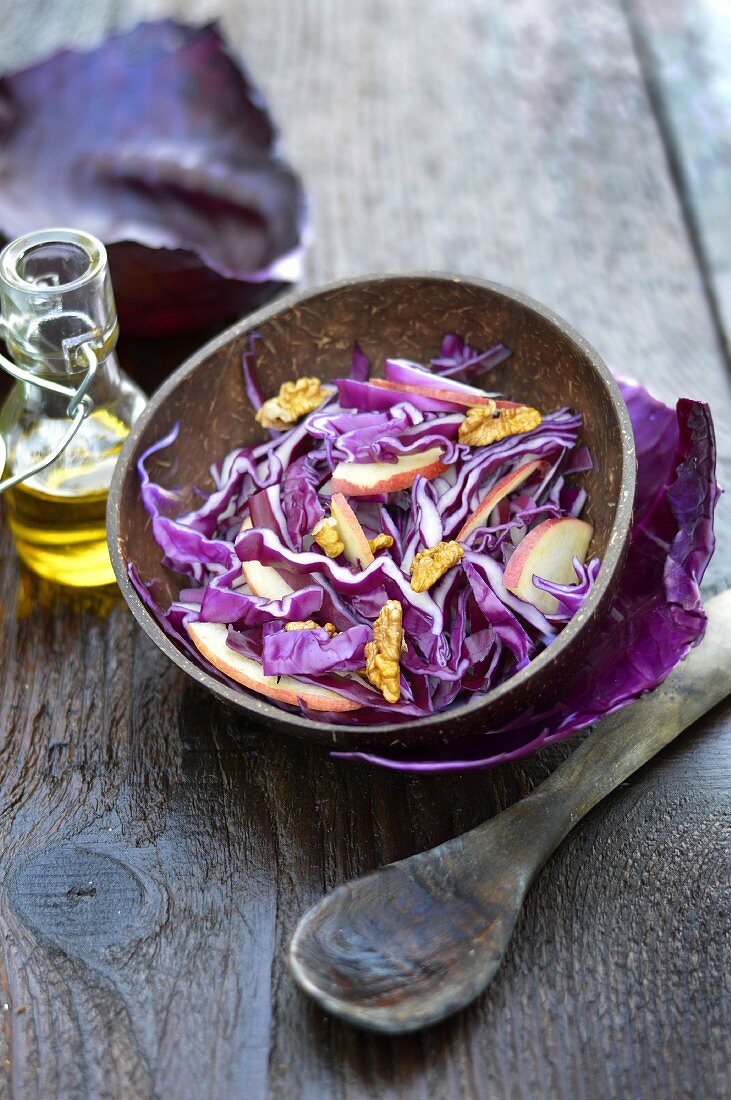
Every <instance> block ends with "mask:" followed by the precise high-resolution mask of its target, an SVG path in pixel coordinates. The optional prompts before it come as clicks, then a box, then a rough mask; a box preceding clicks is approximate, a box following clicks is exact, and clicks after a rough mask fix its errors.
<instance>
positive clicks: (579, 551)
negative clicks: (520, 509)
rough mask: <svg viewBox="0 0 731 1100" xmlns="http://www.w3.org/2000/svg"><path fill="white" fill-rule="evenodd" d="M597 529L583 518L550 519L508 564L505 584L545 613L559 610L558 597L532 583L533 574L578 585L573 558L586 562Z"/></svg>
mask: <svg viewBox="0 0 731 1100" xmlns="http://www.w3.org/2000/svg"><path fill="white" fill-rule="evenodd" d="M593 533H594V528H593V527H592V526H591V524H590V523H586V522H585V521H584V520H583V519H573V518H571V517H565V518H563V519H547V520H544V522H543V523H539V524H538V526H537V527H534V528H533V530H532V531H529V532H528V534H527V535H526V536H525V538H524V539H522V541H521V542H520V543H519V544H518V546H517V547H516V548H515V550H514V551H513V554H512V555H511V557H510V561H509V562H508V564H507V565H506V567H505V573H504V575H503V584H504V585H505V587H506V588H507V589H509V591H510V592H514V593H515V595H516V596H519V597H520V598H521V600H525V601H526V603H531V604H533V606H534V607H537V608H538V610H539V611H542V612H543V613H544V615H552V614H553V613H554V612H555V611H557V610H558V600H557V599H556V597H555V596H551V595H549V593H548V592H543V591H541V589H540V588H536V586H535V585H534V584H533V578H534V577H541V578H542V579H543V580H546V581H554V582H555V583H557V584H576V583H578V580H579V578H578V577H577V576H576V570H575V569H574V565H573V561H572V559H573V558H575V557H576V558H578V559H579V561H580V562H583V561H584V560H585V558H586V552H587V550H588V549H589V543H590V541H591V536H592V535H593Z"/></svg>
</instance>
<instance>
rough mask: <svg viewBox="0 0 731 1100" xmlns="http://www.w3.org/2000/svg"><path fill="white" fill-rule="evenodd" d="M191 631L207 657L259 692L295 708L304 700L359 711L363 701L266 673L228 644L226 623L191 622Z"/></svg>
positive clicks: (319, 707) (326, 707)
mask: <svg viewBox="0 0 731 1100" xmlns="http://www.w3.org/2000/svg"><path fill="white" fill-rule="evenodd" d="M188 634H189V635H190V639H191V641H192V642H193V645H194V646H195V647H196V649H197V650H199V651H200V653H202V654H203V656H204V657H205V658H206V660H208V661H210V662H211V664H212V665H215V667H216V668H217V669H218V670H219V671H220V672H223V673H225V674H226V676H230V677H231V679H232V680H236V682H237V683H238V684H243V685H244V687H247V688H250V689H251V691H256V692H258V693H259V695H268V696H269V698H270V699H275V700H276V701H277V702H278V703H289V704H290V705H291V706H295V707H296V706H297V704H298V702H299V701H300V699H301V700H302V701H303V702H304V703H307V706H308V707H310V708H311V709H312V710H328V711H343V710H360V703H354V702H353V701H352V700H351V699H345V698H344V697H343V696H342V695H338V693H337V692H335V691H330V689H329V688H324V687H319V686H318V685H317V684H305V683H302V682H301V681H300V680H296V679H295V678H294V676H265V675H264V670H263V669H262V667H261V664H260V663H259V662H258V661H255V660H254V659H253V658H252V657H245V656H244V655H243V653H237V652H236V650H235V649H231V648H230V646H228V645H226V638H227V637H228V628H227V627H226V626H225V625H224V624H223V623H189V624H188Z"/></svg>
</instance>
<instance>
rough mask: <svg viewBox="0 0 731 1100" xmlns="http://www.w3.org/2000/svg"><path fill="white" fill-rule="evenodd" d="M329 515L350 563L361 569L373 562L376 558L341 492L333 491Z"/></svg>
mask: <svg viewBox="0 0 731 1100" xmlns="http://www.w3.org/2000/svg"><path fill="white" fill-rule="evenodd" d="M330 515H331V516H332V517H333V519H334V520H335V522H336V523H337V525H338V534H339V535H340V538H341V539H342V541H343V545H344V546H345V550H344V551H343V553H344V554H345V557H346V558H347V559H348V561H349V562H350V563H351V565H359V566H360V568H361V569H365V567H366V566H367V565H370V564H371V562H374V561H375V560H376V559H375V557H374V556H373V551H372V550H371V548H370V546H369V545H368V539H367V538H366V536H365V531H364V530H363V528H362V527H361V525H360V523H359V521H358V517H357V516H356V514H355V512H354V511H353V509H352V508H351V507H350V505H349V504H348V502H347V500H346V499H345V497H344V496H343V494H342V493H333V497H332V500H331V501H330Z"/></svg>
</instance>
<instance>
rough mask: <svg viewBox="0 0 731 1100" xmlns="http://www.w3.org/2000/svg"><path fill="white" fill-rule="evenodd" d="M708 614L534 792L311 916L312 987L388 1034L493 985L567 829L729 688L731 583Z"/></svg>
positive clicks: (307, 973)
mask: <svg viewBox="0 0 731 1100" xmlns="http://www.w3.org/2000/svg"><path fill="white" fill-rule="evenodd" d="M707 612H708V619H709V623H708V630H707V632H706V637H705V638H704V640H703V642H702V643H701V644H700V645H699V646H698V647H697V648H696V649H694V650H692V652H691V653H690V655H689V656H688V657H687V658H686V660H685V661H684V662H683V663H682V664H681V665H680V666H679V667H678V668H677V669H675V670H674V671H673V672H672V673H671V674H670V676H669V677H668V679H667V680H666V681H665V683H664V684H662V685H661V686H660V687H659V688H657V690H656V691H654V692H652V694H650V695H647V696H645V697H644V698H643V699H641V700H639V701H638V702H636V703H634V704H633V705H632V706H631V707H629V708H628V709H627V710H623V711H621V712H620V713H619V714H616V715H613V716H610V717H608V718H604V719H602V721H600V722H598V723H597V724H596V725H595V726H594V729H593V732H592V733H591V735H590V736H589V737H588V738H587V739H586V740H585V741H584V742H583V743H582V744H581V745H580V746H579V747H578V748H577V749H576V751H575V752H573V753H572V754H571V756H570V757H569V758H568V759H567V760H566V761H564V763H563V764H562V765H561V766H560V767H559V768H558V769H557V770H556V771H555V772H553V774H552V775H550V776H549V778H548V779H546V780H545V781H544V782H543V783H541V785H540V786H539V787H537V788H536V789H535V790H534V791H532V792H531V794H529V795H528V796H527V797H526V798H523V799H522V800H521V801H520V802H517V803H515V804H514V805H513V806H511V807H510V808H509V809H507V810H505V811H504V812H503V813H501V814H498V815H497V816H496V817H494V818H492V819H491V820H490V821H488V822H486V823H485V824H484V825H480V826H479V827H478V828H476V829H472V830H471V832H468V833H465V834H464V835H463V836H460V837H457V838H455V839H454V840H450V841H448V842H447V843H446V844H440V845H439V847H438V848H432V849H431V850H430V851H427V852H422V853H420V854H419V855H415V856H411V857H410V858H409V859H404V860H401V861H400V862H399V863H391V864H389V865H388V866H387V867H382V868H381V869H380V870H378V871H375V872H374V873H373V874H370V875H367V876H366V877H365V878H361V879H356V880H355V881H354V882H347V883H345V884H344V885H342V886H339V887H338V888H337V889H336V890H333V892H332V893H330V894H328V895H327V896H326V897H324V898H323V899H322V900H321V901H320V902H318V904H317V905H315V906H313V908H312V909H310V910H309V911H308V912H307V913H305V915H304V916H303V917H302V919H301V920H300V922H299V924H298V925H297V928H296V929H295V932H294V935H293V937H292V941H291V943H290V948H289V965H290V968H291V971H292V974H293V975H294V978H295V980H296V981H297V983H298V984H299V985H300V986H301V987H302V989H304V991H305V992H306V993H309V994H310V996H311V997H314V999H315V1000H316V1001H317V1002H318V1004H320V1005H321V1006H322V1007H323V1008H324V1009H326V1010H327V1011H328V1012H332V1013H334V1014H335V1015H336V1016H340V1017H341V1018H342V1019H344V1020H347V1021H348V1022H349V1023H352V1024H357V1025H359V1026H360V1027H366V1028H370V1029H372V1030H375V1031H382V1032H386V1033H389V1034H399V1033H401V1032H408V1031H415V1030H417V1029H418V1028H422V1027H427V1026H428V1025H429V1024H434V1023H436V1022H437V1021H438V1020H443V1019H444V1018H445V1017H446V1016H449V1015H451V1014H452V1013H453V1012H457V1011H458V1010H459V1009H461V1008H464V1006H465V1005H467V1004H469V1003H470V1001H472V1000H473V999H474V998H475V997H476V996H477V995H478V994H479V993H481V992H482V990H483V989H484V988H485V986H486V985H487V984H488V982H489V981H490V979H491V978H492V976H493V975H494V973H495V971H496V970H497V968H498V966H499V965H500V960H501V959H502V957H503V954H504V952H505V948H506V947H507V944H508V940H509V939H510V936H511V933H512V931H513V927H514V925H515V921H516V918H517V916H518V913H519V911H520V907H521V905H522V904H523V899H524V897H525V895H526V892H527V890H528V888H529V886H530V885H531V883H532V882H533V880H534V879H535V877H536V875H537V874H538V872H539V871H540V869H541V868H542V867H543V865H544V863H545V862H546V860H547V859H548V857H549V856H550V855H551V853H552V852H553V851H555V849H556V848H557V847H558V845H559V844H560V843H561V841H562V840H563V839H564V837H565V836H566V835H567V833H568V832H569V831H570V830H571V829H572V828H573V827H574V825H575V824H576V823H577V821H580V820H581V818H582V817H584V815H585V814H587V813H588V812H589V810H591V809H592V808H593V807H594V806H596V804H597V802H599V801H600V800H601V799H602V798H604V797H605V796H606V795H608V794H609V793H610V791H613V790H614V789H615V787H617V786H618V785H619V784H620V783H622V782H623V781H624V780H625V779H627V777H628V776H630V775H632V773H633V772H635V771H636V770H637V769H638V768H640V767H641V766H642V765H643V764H645V763H646V762H647V761H648V760H650V759H651V757H653V756H654V755H655V753H657V752H659V751H660V749H662V748H663V747H664V746H665V745H667V744H668V743H669V742H670V741H672V740H673V738H675V737H677V735H678V734H679V733H680V732H681V731H682V730H684V729H685V728H686V727H687V726H689V725H690V724H691V723H692V722H695V720H696V719H697V718H699V717H700V716H701V715H702V714H704V713H705V712H706V711H707V710H710V708H711V707H713V706H714V705H715V704H716V703H718V702H720V700H721V699H723V698H724V697H725V696H726V695H727V694H728V693H729V692H731V589H730V590H728V591H726V592H724V593H722V594H721V595H719V596H716V597H715V598H714V599H712V600H710V602H709V603H708V605H707Z"/></svg>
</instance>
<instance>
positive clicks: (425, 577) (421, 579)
mask: <svg viewBox="0 0 731 1100" xmlns="http://www.w3.org/2000/svg"><path fill="white" fill-rule="evenodd" d="M463 554H464V550H463V549H462V547H461V546H460V544H459V543H458V542H438V543H437V545H436V546H432V547H430V549H428V550H421V551H420V552H419V553H418V554H417V555H416V557H415V558H414V560H413V561H412V563H411V587H412V588H413V590H414V592H426V590H427V589H428V588H431V586H432V585H433V584H436V582H437V581H438V580H439V578H440V577H443V576H444V574H445V573H446V572H447V570H448V569H451V568H452V566H453V565H456V564H457V562H458V561H459V560H460V558H461V557H462V555H463Z"/></svg>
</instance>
